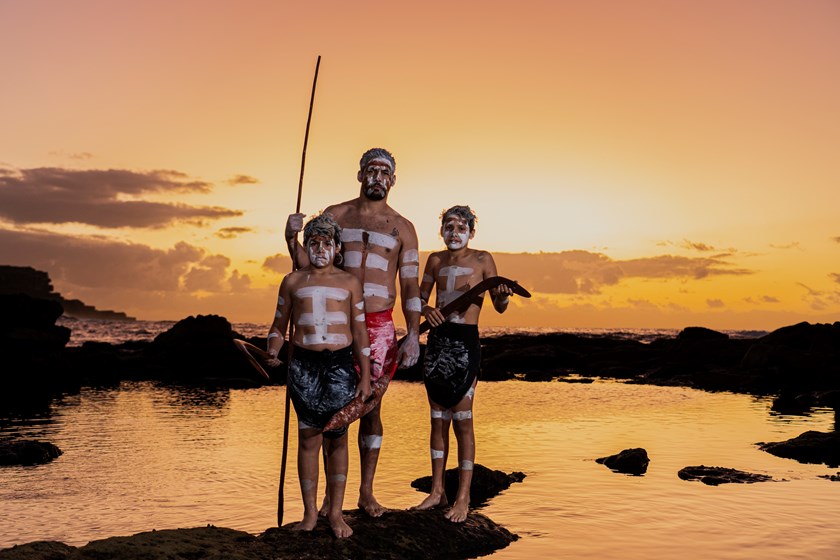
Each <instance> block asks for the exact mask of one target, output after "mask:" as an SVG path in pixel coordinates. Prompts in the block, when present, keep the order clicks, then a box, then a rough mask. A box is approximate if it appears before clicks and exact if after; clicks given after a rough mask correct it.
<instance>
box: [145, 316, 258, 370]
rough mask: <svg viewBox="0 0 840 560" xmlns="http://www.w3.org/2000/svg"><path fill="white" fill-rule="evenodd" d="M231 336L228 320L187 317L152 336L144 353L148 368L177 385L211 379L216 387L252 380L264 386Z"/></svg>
mask: <svg viewBox="0 0 840 560" xmlns="http://www.w3.org/2000/svg"><path fill="white" fill-rule="evenodd" d="M233 334H234V333H233V329H232V328H231V325H230V323H229V322H228V320H227V319H225V318H224V317H221V316H219V315H198V316H196V317H192V316H190V317H187V318H186V319H182V320H180V321H178V322H177V323H176V324H175V325H173V326H172V328H170V329H169V330H168V331H166V332H162V333H160V334H159V335H157V336H156V337H155V339H154V341H153V342H152V344H151V345H150V346H149V348H148V350H147V352H146V357H147V358H148V361H149V363H148V367H149V369H150V371H152V372H153V376H154V377H163V378H164V379H167V380H174V381H180V382H188V383H202V380H205V379H208V378H211V379H213V385H214V386H218V385H219V383H220V380H224V379H232V380H241V379H255V380H258V381H260V384H264V383H263V382H262V381H261V380H262V379H263V378H262V377H261V376H260V374H259V373H257V371H256V370H255V369H254V368H253V367H252V366H251V364H250V363H249V362H248V359H247V358H246V357H245V355H244V354H242V352H240V351H239V350H238V349H237V348H236V346H235V345H234V343H233ZM235 383H236V385H237V386H239V385H241V382H240V381H235Z"/></svg>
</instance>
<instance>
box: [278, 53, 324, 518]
mask: <svg viewBox="0 0 840 560" xmlns="http://www.w3.org/2000/svg"><path fill="white" fill-rule="evenodd" d="M320 66H321V56H320V55H318V61H317V62H316V63H315V78H314V79H313V80H312V95H311V97H310V98H309V115H308V116H307V117H306V133H305V134H304V136H303V153H302V154H301V156H300V179H299V180H298V191H297V206H295V213H296V214H299V213H300V199H301V196H302V195H303V170H304V167H305V166H306V144H307V143H308V142H309V124H310V123H311V122H312V106H313V105H314V103H315V85H316V84H317V83H318V68H319V67H320ZM289 252H290V254H291V256H292V272H294V271H295V270H297V268H298V263H297V233H295V237H294V238H293V239H291V240H290V241H289ZM294 336H295V326H294V324H293V323H292V321H289V342H288V343H287V353H286V407H285V411H284V416H285V418H284V420H283V457H282V458H281V459H280V489H279V490H278V492H277V526H278V527H282V526H283V486H284V485H285V483H286V457H287V456H288V454H289V401H290V400H291V393H290V392H289V364H290V363H291V361H292V340H294Z"/></svg>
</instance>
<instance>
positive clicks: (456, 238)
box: [440, 216, 475, 251]
mask: <svg viewBox="0 0 840 560" xmlns="http://www.w3.org/2000/svg"><path fill="white" fill-rule="evenodd" d="M440 234H441V235H442V236H443V242H444V243H445V244H446V247H447V248H448V249H451V250H453V251H455V250H457V249H461V248H463V247H466V246H467V244H468V243H469V242H470V239H472V238H473V235H475V231H471V230H470V225H469V223H467V221H466V220H463V219H461V218H459V217H458V216H447V217H446V219H444V221H443V225H442V226H441V228H440Z"/></svg>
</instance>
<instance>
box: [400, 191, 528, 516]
mask: <svg viewBox="0 0 840 560" xmlns="http://www.w3.org/2000/svg"><path fill="white" fill-rule="evenodd" d="M475 221H476V216H475V214H474V213H473V211H472V210H471V209H470V207H469V206H453V207H452V208H450V209H449V210H446V211H445V212H444V213H443V214H442V216H441V228H440V234H441V236H442V237H443V241H444V243H445V244H446V250H445V251H438V252H436V253H432V254H431V255H429V260H428V261H427V262H426V269H425V271H424V273H423V281H422V283H421V284H420V297H421V298H422V299H423V301H424V306H423V316H424V317H425V318H426V320H427V321H428V322H429V324H430V325H431V326H432V329H431V331H430V332H429V339H428V343H427V344H426V356H425V359H424V362H423V382H424V384H425V385H426V393H427V394H428V397H429V405H430V407H431V437H430V447H431V456H432V491H431V493H430V494H429V497H428V498H426V499H425V500H423V502H421V503H420V505H418V506H417V507H416V509H431V508H434V507H442V506H446V505H448V504H447V499H446V493H445V492H444V472H445V470H446V459H447V456H448V454H449V426H450V423H451V424H452V426H453V428H454V431H455V438H456V439H457V441H458V472H459V475H458V494H457V496H456V498H455V503H454V504H453V505H452V507H451V508H449V510H447V512H446V513H445V516H446V518H447V519H449V520H450V521H453V522H456V523H460V522H463V521H464V520H465V519H466V518H467V512H468V511H469V505H470V484H471V483H472V470H473V464H474V462H475V435H474V432H473V420H472V407H473V399H474V397H475V386H476V383H477V382H478V374H479V368H480V362H481V346H480V343H479V339H478V316H479V314H480V313H481V306H482V304H483V303H484V299H483V298H480V299H477V300H476V301H474V302H473V303H472V304H471V305H470V306H469V307H468V308H467V309H466V310H465V311H463V312H462V313H453V314H452V315H450V316H448V317H444V316H443V314H442V313H441V312H440V309H441V308H442V307H444V306H446V305H447V304H448V303H450V302H452V301H453V300H455V299H457V298H458V297H459V296H460V295H461V294H463V293H464V292H466V291H467V290H469V289H470V288H471V287H472V286H475V285H476V284H478V283H479V282H481V281H482V280H484V279H486V278H492V277H493V276H497V274H496V263H495V262H494V261H493V256H492V255H491V254H490V253H488V252H486V251H479V250H476V249H472V248H470V247H469V243H470V240H471V239H472V238H473V237H474V236H475ZM433 287H434V288H435V291H436V302H435V307H432V306H430V305H428V304H426V303H425V302H427V301H428V300H429V296H430V295H431V293H432V288H433ZM512 293H513V292H512V291H511V289H510V288H509V287H508V286H506V285H502V286H499V287H498V288H494V289H491V290H490V297H491V299H492V300H493V307H494V308H495V309H496V311H498V312H499V313H504V312H505V310H506V309H507V306H508V302H509V299H510V296H511V294H512Z"/></svg>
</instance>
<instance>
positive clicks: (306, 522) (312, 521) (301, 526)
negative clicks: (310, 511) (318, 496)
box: [292, 513, 318, 531]
mask: <svg viewBox="0 0 840 560" xmlns="http://www.w3.org/2000/svg"><path fill="white" fill-rule="evenodd" d="M317 524H318V514H317V513H316V514H315V515H306V514H304V516H303V520H302V521H301V522H300V523H298V524H297V525H295V526H294V527H292V530H293V531H311V530H312V529H314V528H315V525H317Z"/></svg>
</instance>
